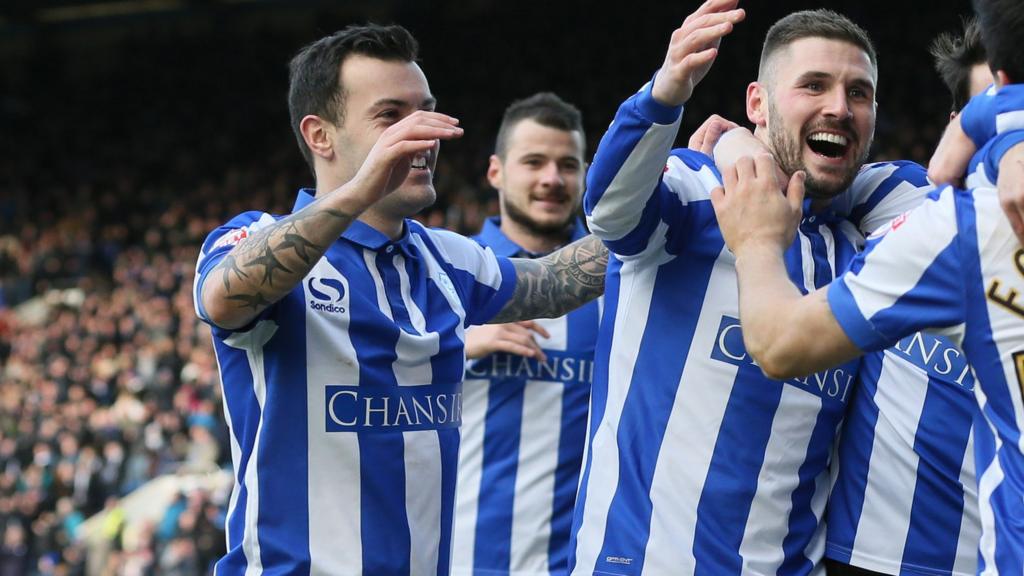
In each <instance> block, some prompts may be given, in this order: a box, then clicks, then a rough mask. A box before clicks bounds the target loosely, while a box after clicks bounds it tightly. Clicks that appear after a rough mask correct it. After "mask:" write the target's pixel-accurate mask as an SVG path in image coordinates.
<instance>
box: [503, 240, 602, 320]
mask: <svg viewBox="0 0 1024 576" xmlns="http://www.w3.org/2000/svg"><path fill="white" fill-rule="evenodd" d="M511 261H512V263H513V265H514V267H515V274H516V287H515V291H514V293H513V294H512V297H511V298H510V299H509V300H508V302H507V303H506V304H505V306H504V307H503V308H502V309H501V312H500V313H498V315H497V316H494V317H493V318H491V320H490V322H493V323H499V322H512V321H517V320H533V319H535V318H557V317H559V316H562V315H565V314H567V313H568V312H571V311H572V310H575V309H576V308H579V307H580V306H582V305H583V304H585V303H587V302H590V301H591V300H594V299H595V298H597V297H598V296H600V295H601V294H603V293H604V280H605V273H606V269H607V267H608V249H607V248H606V247H605V246H604V244H603V243H602V242H601V240H600V239H599V238H597V237H596V236H594V235H593V234H591V235H589V236H586V237H584V238H581V239H580V240H577V241H576V242H573V243H572V244H569V245H568V246H565V247H563V248H561V249H559V250H557V251H555V252H553V253H551V254H549V255H547V256H545V257H543V258H538V259H536V260H528V259H524V258H513V259H512V260H511Z"/></svg>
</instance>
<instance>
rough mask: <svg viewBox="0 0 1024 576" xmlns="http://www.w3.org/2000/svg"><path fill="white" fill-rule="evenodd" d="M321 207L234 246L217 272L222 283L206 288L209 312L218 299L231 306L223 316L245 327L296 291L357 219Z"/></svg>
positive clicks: (314, 206) (311, 207)
mask: <svg viewBox="0 0 1024 576" xmlns="http://www.w3.org/2000/svg"><path fill="white" fill-rule="evenodd" d="M321 204H322V202H321V201H319V200H317V201H315V202H313V203H312V204H310V205H309V206H307V207H306V208H304V209H302V210H300V211H298V212H296V213H294V214H292V215H291V216H288V217H287V218H284V219H282V220H280V221H278V222H275V223H274V224H271V225H269V226H267V227H265V228H261V229H260V230H258V231H256V232H255V233H254V234H253V235H252V236H249V237H248V238H245V239H244V240H242V242H240V243H239V244H238V245H237V246H235V248H234V249H233V250H231V252H229V253H228V254H227V255H226V256H225V257H224V258H223V259H222V260H221V261H220V262H219V263H218V264H217V266H216V267H215V268H214V270H213V271H219V272H220V274H221V283H220V284H211V285H210V286H208V287H205V288H204V298H205V299H206V303H207V309H209V308H210V304H211V303H214V302H216V301H218V300H219V301H221V302H226V303H231V306H229V307H228V308H229V309H228V310H226V311H225V312H223V313H224V314H225V315H228V316H230V317H229V318H224V319H222V320H224V321H225V325H229V324H230V325H239V324H241V325H244V324H245V323H247V322H248V321H250V320H252V318H253V317H255V315H256V314H259V313H260V312H262V311H263V310H264V309H265V308H266V307H267V306H270V305H271V304H273V303H274V302H276V301H277V300H279V299H281V298H282V297H283V296H284V295H285V294H287V293H288V292H289V291H291V290H292V288H294V287H295V285H296V284H297V283H298V282H300V281H301V280H302V278H304V277H305V276H306V274H308V273H309V271H310V269H312V268H313V265H314V264H316V262H317V261H318V260H319V259H320V258H321V257H322V256H323V255H324V252H326V251H327V247H328V246H330V245H331V243H332V242H334V241H335V240H336V239H337V238H338V236H340V235H341V233H342V232H344V231H345V229H346V228H348V225H349V224H351V223H352V221H353V220H354V219H355V217H354V216H352V215H350V214H346V213H345V212H342V211H340V210H334V209H330V208H326V207H322V206H321ZM250 269H251V271H254V272H256V273H255V274H253V273H251V272H250ZM206 288H209V290H207V289H206ZM231 308H233V309H234V310H233V311H232V310H230V309H231ZM221 310H222V311H223V310H224V308H221Z"/></svg>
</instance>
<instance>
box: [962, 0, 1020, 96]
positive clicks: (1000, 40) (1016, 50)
mask: <svg viewBox="0 0 1024 576" xmlns="http://www.w3.org/2000/svg"><path fill="white" fill-rule="evenodd" d="M974 10H975V12H977V13H978V25H979V26H980V28H981V43H982V44H984V45H985V53H986V54H988V66H989V68H991V69H992V73H993V74H994V73H995V72H996V71H997V70H1002V71H1003V72H1005V73H1006V75H1007V76H1009V77H1010V81H1011V82H1015V83H1020V82H1024V49H1022V47H1021V42H1020V38H1021V32H1022V31H1024V3H1022V2H1021V0H975V1H974Z"/></svg>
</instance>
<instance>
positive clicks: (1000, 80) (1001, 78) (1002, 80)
mask: <svg viewBox="0 0 1024 576" xmlns="http://www.w3.org/2000/svg"><path fill="white" fill-rule="evenodd" d="M995 81H996V86H997V87H999V88H1002V87H1003V86H1006V85H1007V84H1012V82H1011V81H1010V77H1009V76H1007V75H1006V72H1005V71H1004V70H996V75H995Z"/></svg>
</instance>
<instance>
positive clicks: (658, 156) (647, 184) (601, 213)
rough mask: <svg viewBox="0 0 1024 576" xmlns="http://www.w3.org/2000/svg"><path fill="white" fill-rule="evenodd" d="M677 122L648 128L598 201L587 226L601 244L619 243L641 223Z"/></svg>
mask: <svg viewBox="0 0 1024 576" xmlns="http://www.w3.org/2000/svg"><path fill="white" fill-rule="evenodd" d="M680 119H681V117H680V118H679V119H676V121H675V122H674V123H673V124H667V125H662V124H653V125H651V127H650V128H648V129H647V132H645V133H644V135H643V137H642V138H641V139H640V141H639V142H637V145H636V147H634V148H633V150H632V151H631V152H630V153H629V157H628V158H626V161H625V162H623V164H622V167H621V168H620V169H619V171H618V172H617V173H616V174H615V177H614V178H613V179H612V181H611V183H609V185H608V188H607V189H605V191H604V193H603V194H602V195H601V197H600V199H599V200H598V201H597V204H596V205H595V206H594V209H593V210H592V211H591V213H590V217H589V218H588V222H589V223H590V226H591V230H592V231H593V232H594V233H595V234H597V235H598V236H600V237H601V238H602V239H603V240H607V241H614V240H618V239H621V238H623V237H624V236H626V235H627V234H629V233H630V232H632V231H633V229H634V228H636V226H637V224H639V223H640V216H641V214H643V210H644V207H645V206H646V205H647V202H648V200H649V199H650V198H651V195H652V194H653V193H654V191H655V188H656V187H657V185H658V178H659V177H660V176H661V174H662V172H663V168H664V165H665V159H666V158H668V153H669V151H670V150H671V149H672V143H673V142H674V141H675V138H676V133H677V132H678V131H679V122H680Z"/></svg>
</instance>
